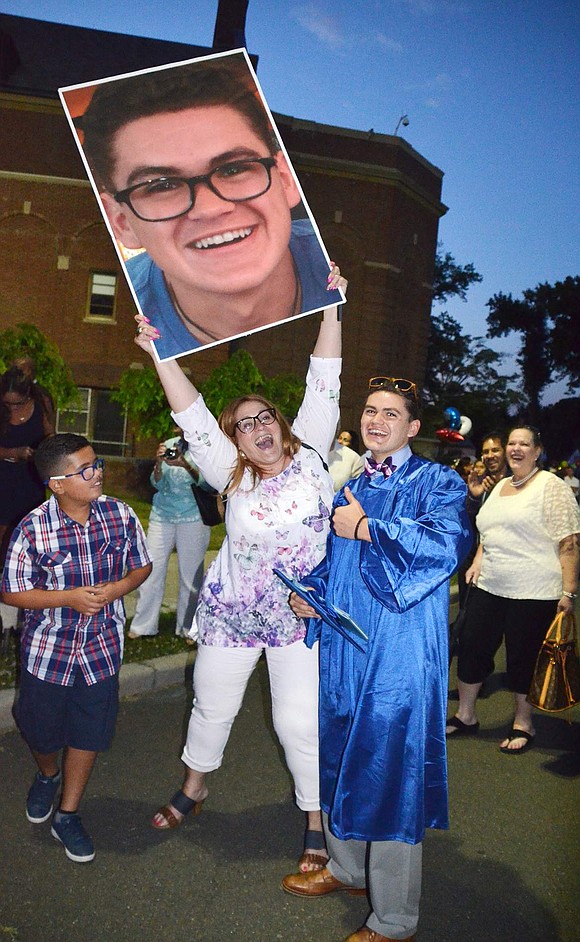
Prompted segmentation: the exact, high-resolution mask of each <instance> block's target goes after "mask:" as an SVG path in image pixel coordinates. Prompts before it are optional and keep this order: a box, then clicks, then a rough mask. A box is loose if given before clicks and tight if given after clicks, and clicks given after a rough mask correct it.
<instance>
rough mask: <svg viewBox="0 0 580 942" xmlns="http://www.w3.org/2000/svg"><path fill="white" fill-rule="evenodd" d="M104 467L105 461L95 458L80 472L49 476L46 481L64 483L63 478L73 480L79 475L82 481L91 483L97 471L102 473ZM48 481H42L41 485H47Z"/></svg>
mask: <svg viewBox="0 0 580 942" xmlns="http://www.w3.org/2000/svg"><path fill="white" fill-rule="evenodd" d="M104 467H105V459H104V458H97V460H96V461H94V462H93V464H90V465H89V466H88V468H81V470H80V471H71V473H70V474H51V476H50V477H49V478H48V481H64V479H65V478H74V477H76V475H77V474H80V476H81V477H82V479H83V481H92V480H93V478H94V476H95V474H96V473H97V471H102V470H103V468H104ZM48 481H43V484H48Z"/></svg>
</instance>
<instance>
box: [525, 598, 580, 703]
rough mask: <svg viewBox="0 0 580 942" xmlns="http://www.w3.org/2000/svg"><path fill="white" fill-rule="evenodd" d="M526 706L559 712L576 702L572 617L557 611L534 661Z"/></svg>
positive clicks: (579, 690) (579, 689) (579, 686)
mask: <svg viewBox="0 0 580 942" xmlns="http://www.w3.org/2000/svg"><path fill="white" fill-rule="evenodd" d="M527 701H528V703H531V704H532V706H535V707H538V709H540V710H546V712H548V713H559V712H561V711H562V710H568V709H569V708H570V707H571V706H574V704H575V703H578V702H579V701H580V662H579V660H578V644H577V638H576V623H575V621H574V615H573V614H564V612H558V614H557V615H556V617H555V618H554V621H553V622H552V624H551V625H550V627H549V628H548V633H547V635H546V637H545V638H544V640H543V642H542V647H541V648H540V653H539V654H538V659H537V661H536V666H535V669H534V676H533V678H532V683H531V686H530V692H529V693H528V696H527Z"/></svg>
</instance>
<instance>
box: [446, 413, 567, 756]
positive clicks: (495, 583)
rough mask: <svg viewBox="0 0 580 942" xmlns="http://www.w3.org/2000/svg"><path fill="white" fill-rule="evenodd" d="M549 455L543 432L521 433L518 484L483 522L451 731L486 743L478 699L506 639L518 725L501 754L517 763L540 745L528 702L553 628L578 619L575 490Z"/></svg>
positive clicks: (516, 437)
mask: <svg viewBox="0 0 580 942" xmlns="http://www.w3.org/2000/svg"><path fill="white" fill-rule="evenodd" d="M541 453H542V440H541V437H540V433H539V432H538V431H537V429H534V428H531V427H530V426H517V427H515V428H512V430H511V431H510V433H509V436H508V441H507V445H506V457H507V462H508V464H509V467H510V469H511V472H512V473H511V476H510V477H506V478H505V480H504V481H503V483H499V484H498V485H497V486H496V487H495V488H494V490H493V491H492V492H491V493H490V494H489V496H488V498H487V500H486V501H485V503H484V504H483V506H482V508H481V510H480V511H479V513H478V515H477V518H476V524H477V529H478V532H479V537H480V544H479V547H478V550H477V553H476V555H475V558H474V560H473V563H472V565H471V568H470V569H468V571H467V573H466V575H465V578H466V581H467V582H474V583H475V586H474V588H473V590H472V593H471V595H472V597H471V599H470V602H469V608H468V614H467V621H466V624H465V627H464V629H463V633H462V636H461V642H460V653H459V658H458V664H457V676H458V682H457V686H458V690H459V708H458V710H457V714H456V716H454V717H452V718H451V719H449V720H448V721H447V728H446V733H447V736H448V737H452V736H460V735H474V734H475V733H477V731H478V729H479V723H478V721H477V717H476V714H475V704H476V700H477V696H478V693H479V690H480V688H481V685H482V683H483V681H484V680H485V679H486V677H488V676H489V674H491V673H492V671H493V668H494V657H495V655H496V653H497V651H498V649H499V647H500V644H501V642H502V639H503V638H505V645H506V655H507V675H508V683H509V686H510V689H511V690H512V691H513V694H514V720H513V723H512V730H511V732H510V733H509V735H508V737H507V738H506V739H504V740H503V742H502V743H501V746H500V748H501V750H502V752H504V753H507V754H508V755H519V754H521V753H523V752H524V751H525V750H526V749H528V748H529V746H531V744H532V742H533V739H534V735H535V730H534V726H533V718H532V707H531V706H530V704H529V703H528V702H527V701H526V696H527V693H528V691H529V688H530V684H531V680H532V676H533V671H534V667H535V663H536V659H537V656H538V653H539V650H540V647H541V644H542V641H543V639H544V637H545V635H546V632H547V630H548V627H549V625H550V622H551V620H552V619H553V617H554V616H555V614H556V612H557V611H563V612H571V611H572V610H573V607H574V601H575V599H576V594H577V591H578V569H579V559H580V554H579V548H578V534H579V533H580V512H579V510H578V506H577V504H576V501H575V500H574V497H573V496H572V492H571V490H570V488H569V487H567V485H566V484H564V482H563V481H562V480H561V479H560V478H558V477H557V476H556V475H554V474H550V473H549V472H547V471H541V470H540V468H539V467H538V459H539V457H540V455H541Z"/></svg>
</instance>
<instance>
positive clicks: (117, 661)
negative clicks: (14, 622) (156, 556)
mask: <svg viewBox="0 0 580 942" xmlns="http://www.w3.org/2000/svg"><path fill="white" fill-rule="evenodd" d="M150 561H151V560H150V557H149V554H148V552H147V545H146V543H145V534H144V533H143V529H142V527H141V524H140V523H139V521H138V520H137V517H136V516H135V513H134V511H133V510H131V508H130V507H128V506H127V504H124V503H122V502H121V501H119V500H115V498H113V497H105V496H104V495H103V496H102V497H99V498H98V499H97V500H95V501H93V503H92V504H91V510H90V514H89V519H88V520H87V522H86V524H85V526H81V525H80V524H79V523H77V522H76V521H74V520H71V518H70V517H68V516H67V515H66V514H65V513H63V511H62V510H61V509H60V507H59V505H58V503H57V501H56V499H55V497H54V496H53V497H51V498H50V499H49V500H47V501H45V503H43V504H41V505H40V507H37V508H36V509H35V510H33V511H32V512H31V513H29V514H27V516H26V517H24V519H23V520H21V521H20V523H19V525H18V526H17V527H16V530H15V531H14V533H13V534H12V539H11V541H10V546H9V548H8V554H7V557H6V565H5V568H4V576H3V580H2V591H4V592H26V591H27V590H30V589H48V590H50V589H58V590H62V589H74V588H77V587H79V586H88V585H96V584H97V583H101V582H118V581H119V579H121V578H122V577H123V575H124V574H125V573H126V572H128V571H131V570H133V569H140V568H141V567H142V566H146V565H147V564H148V563H149V562H150ZM124 625H125V606H124V605H123V599H122V598H121V599H115V601H114V602H112V603H111V604H110V605H106V606H105V607H104V608H103V609H102V610H101V611H100V612H98V613H97V614H96V615H82V614H81V613H80V612H77V611H75V609H73V608H46V609H40V610H35V609H24V628H23V632H22V639H21V659H22V667H23V669H25V670H27V671H28V672H29V673H31V674H33V675H34V676H35V677H38V678H39V679H40V680H45V681H47V682H48V683H51V684H60V685H62V686H69V687H70V686H72V684H73V683H74V679H75V672H76V670H77V668H79V667H80V669H81V670H82V672H83V675H84V678H85V680H86V682H87V684H96V683H98V682H99V681H100V680H104V679H105V678H107V677H111V676H113V675H114V674H116V673H118V671H119V669H120V667H121V659H122V656H123V628H124Z"/></svg>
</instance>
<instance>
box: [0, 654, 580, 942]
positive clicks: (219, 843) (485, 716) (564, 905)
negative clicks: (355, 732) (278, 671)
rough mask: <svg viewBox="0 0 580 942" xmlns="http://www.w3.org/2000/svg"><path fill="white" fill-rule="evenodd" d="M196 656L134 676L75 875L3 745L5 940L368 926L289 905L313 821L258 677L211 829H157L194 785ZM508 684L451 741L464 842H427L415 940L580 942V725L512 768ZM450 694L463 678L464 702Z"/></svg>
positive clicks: (217, 781) (282, 933)
mask: <svg viewBox="0 0 580 942" xmlns="http://www.w3.org/2000/svg"><path fill="white" fill-rule="evenodd" d="M194 657H195V652H194V651H190V652H189V653H186V654H184V655H183V656H182V655H178V656H176V657H174V658H173V659H172V663H171V664H167V665H162V664H161V663H160V662H161V661H165V660H166V659H164V658H162V659H159V660H158V662H157V666H154V663H153V662H150V664H149V665H127V666H126V667H124V668H123V672H124V676H125V678H126V680H125V681H124V686H123V689H122V693H123V698H122V702H121V710H120V716H119V723H118V729H117V734H116V737H115V741H114V744H113V748H112V749H111V751H110V752H109V753H106V754H103V755H102V756H100V758H99V761H98V763H97V766H96V768H95V771H94V773H93V776H92V779H91V781H90V783H89V786H88V788H87V793H86V796H85V800H84V802H83V806H82V814H83V820H84V822H85V825H86V826H87V828H88V829H89V831H90V833H91V834H92V836H93V838H94V841H95V845H96V850H97V855H96V858H95V860H94V862H93V863H91V864H85V865H79V864H74V863H71V862H70V861H69V860H68V859H67V858H66V856H65V854H64V852H63V850H62V847H61V846H60V845H59V844H57V843H56V841H55V840H54V839H53V838H51V836H50V826H49V823H48V822H47V823H46V824H43V825H37V826H34V825H31V824H29V823H28V822H27V820H26V818H25V815H24V802H25V796H26V791H27V789H28V787H29V784H30V782H31V780H32V776H33V774H34V767H33V763H32V760H31V758H30V756H29V754H28V751H27V749H26V747H25V745H24V743H23V741H22V740H21V738H20V736H19V734H18V733H17V732H16V731H15V730H14V729H9V730H8V731H6V732H4V734H3V735H2V736H0V773H1V776H2V787H3V802H2V811H3V813H2V817H1V819H0V860H1V864H2V867H1V874H2V877H1V879H2V884H1V891H0V894H1V895H0V939H2V940H4V939H7V940H10V942H64V940H66V942H70V940H71V939H74V940H82V942H105V940H106V942H178V940H183V942H222V940H226V939H235V940H242V939H243V940H254V942H272V940H280V942H340V940H343V939H344V938H345V937H346V936H348V935H349V933H350V932H352V931H354V929H356V928H357V927H358V926H360V925H362V924H363V923H364V920H365V916H366V913H367V908H368V907H367V903H366V901H365V899H364V898H355V897H348V896H343V895H342V894H334V895H333V896H331V897H328V898H326V899H320V900H302V899H298V898H296V897H292V896H288V895H287V894H285V893H283V892H282V890H281V889H280V880H281V878H282V877H283V876H284V875H285V874H286V873H288V872H290V871H292V870H293V869H294V867H295V862H296V859H297V858H298V856H299V854H300V851H301V838H302V829H303V821H302V814H301V813H300V812H299V811H298V810H297V809H296V808H295V806H294V805H293V803H292V798H291V783H290V779H289V776H288V773H287V771H286V769H285V766H284V764H283V760H282V758H281V755H280V749H279V746H278V744H277V742H276V739H275V736H274V733H273V731H272V728H271V722H270V718H269V715H270V703H269V694H268V684H267V671H266V668H265V664H264V663H263V661H261V662H260V664H259V666H258V669H257V670H256V672H255V674H254V677H253V678H252V681H251V683H250V686H249V688H248V692H247V695H246V698H245V701H244V704H243V707H242V710H241V712H240V715H239V717H238V718H237V720H236V723H235V724H234V728H233V731H232V735H231V739H230V742H229V745H228V748H227V751H226V756H225V760H224V764H223V766H222V768H221V769H219V770H218V771H217V772H215V773H213V774H212V775H211V777H210V778H209V787H210V796H209V798H208V800H207V802H206V805H205V806H204V810H203V813H202V814H201V815H200V816H199V817H197V818H191V819H188V820H187V821H186V822H185V824H184V825H183V826H182V827H180V828H179V829H177V830H175V831H172V832H167V833H159V832H156V831H155V830H153V829H152V828H151V826H150V819H151V816H152V814H153V812H154V811H155V809H156V808H157V807H158V806H159V805H161V804H163V803H165V802H166V801H167V800H168V799H169V798H170V797H171V794H172V793H173V791H174V790H175V788H176V787H177V786H178V785H179V784H180V782H181V770H182V766H181V763H180V759H179V756H180V752H181V745H182V741H183V734H184V729H185V725H186V723H187V718H188V714H189V709H190V706H191V670H192V664H193V659H194ZM502 669H503V665H502V663H501V661H499V662H498V664H497V671H498V672H497V673H496V674H494V675H493V677H492V678H491V680H490V683H489V684H488V685H487V695H486V697H485V698H484V699H482V700H481V701H480V704H479V716H480V720H481V729H480V733H479V735H478V736H477V737H472V738H459V739H455V740H454V741H452V742H450V743H449V778H450V805H451V827H450V829H449V831H445V832H435V831H431V832H428V834H427V837H426V840H425V848H424V879H423V902H422V913H421V922H420V926H419V935H418V940H419V942H435V940H437V942H489V940H494V942H579V939H580V929H579V925H580V920H579V916H580V908H579V900H580V892H579V890H580V885H579V878H578V872H579V868H578V837H579V835H580V827H579V814H578V780H579V778H580V748H579V747H580V723H579V721H578V719H579V715H578V712H577V711H572V714H571V715H570V719H571V722H567V720H566V719H564V718H562V716H549V715H546V714H542V715H538V716H537V718H536V728H537V736H536V740H535V744H534V747H533V749H530V750H529V751H528V752H527V753H526V754H525V755H522V756H517V757H511V756H505V755H503V754H502V753H500V751H499V749H498V741H499V740H500V739H501V738H502V736H503V734H504V732H505V730H506V729H507V728H508V726H509V721H510V716H511V713H510V706H511V698H510V695H509V693H508V692H507V691H506V690H505V689H504V686H503V675H502V673H501V671H502ZM144 672H145V673H144ZM145 674H147V676H149V678H150V686H149V687H146V686H144V677H145ZM155 674H156V675H157V677H156V679H155ZM131 676H132V680H131ZM454 686H455V681H454V671H453V670H452V672H451V678H450V687H451V697H453V688H454ZM453 707H454V703H453V702H451V703H450V712H452V711H453Z"/></svg>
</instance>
